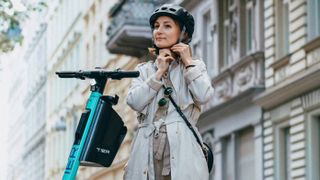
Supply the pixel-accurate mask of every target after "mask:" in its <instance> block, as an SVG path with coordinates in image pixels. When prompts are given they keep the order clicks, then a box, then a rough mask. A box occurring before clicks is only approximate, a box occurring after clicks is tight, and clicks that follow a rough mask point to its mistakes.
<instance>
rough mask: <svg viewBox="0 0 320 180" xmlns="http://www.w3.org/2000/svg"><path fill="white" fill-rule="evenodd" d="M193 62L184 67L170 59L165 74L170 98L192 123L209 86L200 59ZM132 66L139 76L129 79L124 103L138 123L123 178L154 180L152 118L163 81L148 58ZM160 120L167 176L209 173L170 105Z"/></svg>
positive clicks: (183, 178) (175, 179) (181, 178)
mask: <svg viewBox="0 0 320 180" xmlns="http://www.w3.org/2000/svg"><path fill="white" fill-rule="evenodd" d="M193 64H195V65H196V66H195V67H192V68H188V69H187V70H186V69H185V67H184V65H183V64H182V63H177V61H174V62H173V63H172V64H171V65H170V68H169V72H170V73H169V76H170V79H171V81H172V84H173V89H174V92H175V93H173V94H172V97H173V99H174V100H175V102H176V103H177V104H178V105H179V106H180V108H181V109H182V111H183V113H184V114H185V115H186V117H187V118H188V120H189V121H190V122H191V124H192V125H193V126H195V124H196V123H197V120H198V118H199V116H200V113H201V104H204V103H206V102H207V101H208V100H209V99H210V98H211V97H212V95H213V88H212V86H211V83H210V78H209V76H208V74H207V70H206V67H205V64H204V63H203V61H201V60H193ZM136 69H137V70H138V71H139V72H140V76H139V77H138V78H136V79H134V80H133V81H132V85H131V87H130V89H129V92H128V95H127V103H128V105H129V106H130V107H131V108H132V109H134V110H135V111H137V112H138V120H139V125H138V130H137V132H136V134H135V137H134V140H133V144H132V149H131V154H130V157H129V161H128V165H127V167H126V168H125V175H124V179H126V180H154V179H155V178H154V167H153V155H152V153H153V149H152V148H153V133H154V131H155V130H157V129H158V128H159V124H155V123H153V118H154V116H155V112H156V110H157V108H158V101H159V99H161V98H162V97H163V88H162V85H163V82H161V81H157V80H156V79H155V72H156V67H155V64H154V63H153V62H152V61H149V62H147V63H144V64H139V65H138V66H137V68H136ZM170 103H171V102H170ZM164 121H165V122H164V124H165V125H166V128H167V137H168V141H169V147H170V167H171V171H170V172H171V179H172V180H207V179H208V178H209V172H208V168H207V164H206V160H205V157H204V155H203V153H202V150H201V148H200V146H199V145H198V143H197V141H196V139H195V137H194V135H193V134H192V132H191V131H190V129H189V128H188V127H187V125H186V123H185V122H184V121H183V119H182V118H181V117H180V115H179V114H178V113H177V112H176V110H175V109H174V108H171V111H169V112H168V115H167V117H166V119H165V120H164ZM195 129H196V128H195ZM196 131H197V133H198V135H199V132H198V130H197V129H196Z"/></svg>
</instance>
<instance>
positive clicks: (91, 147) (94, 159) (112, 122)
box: [80, 96, 127, 167]
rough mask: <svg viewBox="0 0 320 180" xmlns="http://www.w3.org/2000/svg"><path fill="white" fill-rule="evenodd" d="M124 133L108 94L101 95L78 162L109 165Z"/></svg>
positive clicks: (122, 125)
mask: <svg viewBox="0 0 320 180" xmlns="http://www.w3.org/2000/svg"><path fill="white" fill-rule="evenodd" d="M126 133H127V128H126V127H125V126H124V123H123V121H122V119H121V117H120V116H119V115H118V113H117V112H116V111H115V110H114V109H113V108H112V105H111V102H110V99H108V96H101V97H100V99H99V102H98V105H97V108H96V111H95V113H94V117H93V122H92V126H91V128H90V130H89V133H88V136H87V139H86V142H85V145H84V149H83V151H82V153H81V156H80V164H81V165H83V166H104V167H109V166H110V165H111V164H112V161H113V160H114V158H115V156H116V154H117V152H118V150H119V147H120V145H121V143H122V141H123V139H124V137H125V135H126Z"/></svg>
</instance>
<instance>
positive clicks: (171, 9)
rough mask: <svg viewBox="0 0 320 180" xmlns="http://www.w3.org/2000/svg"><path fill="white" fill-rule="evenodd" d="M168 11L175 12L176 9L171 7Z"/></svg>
mask: <svg viewBox="0 0 320 180" xmlns="http://www.w3.org/2000/svg"><path fill="white" fill-rule="evenodd" d="M169 10H170V11H173V12H176V11H177V10H176V9H173V8H169Z"/></svg>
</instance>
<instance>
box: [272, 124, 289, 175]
mask: <svg viewBox="0 0 320 180" xmlns="http://www.w3.org/2000/svg"><path fill="white" fill-rule="evenodd" d="M285 129H288V131H289V143H290V124H289V120H285V121H284V122H281V123H279V124H277V125H276V127H275V166H276V168H275V169H276V173H275V176H276V179H285V178H286V176H287V174H285V173H286V172H287V171H286V168H287V166H289V168H290V164H288V163H287V156H284V153H285V149H284V148H285V147H284V144H285V143H284V142H285V132H284V131H285ZM289 146H290V144H289ZM289 152H290V149H289ZM290 155H291V154H289V157H290ZM284 157H285V159H284ZM289 161H291V160H290V159H289ZM287 178H288V179H290V174H289V177H287Z"/></svg>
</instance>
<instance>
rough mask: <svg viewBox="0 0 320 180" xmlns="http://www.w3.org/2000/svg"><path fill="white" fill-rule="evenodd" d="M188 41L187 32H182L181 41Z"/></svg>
mask: <svg viewBox="0 0 320 180" xmlns="http://www.w3.org/2000/svg"><path fill="white" fill-rule="evenodd" d="M188 41H189V35H188V33H187V32H184V35H183V40H182V42H183V43H187V42H188Z"/></svg>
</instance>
